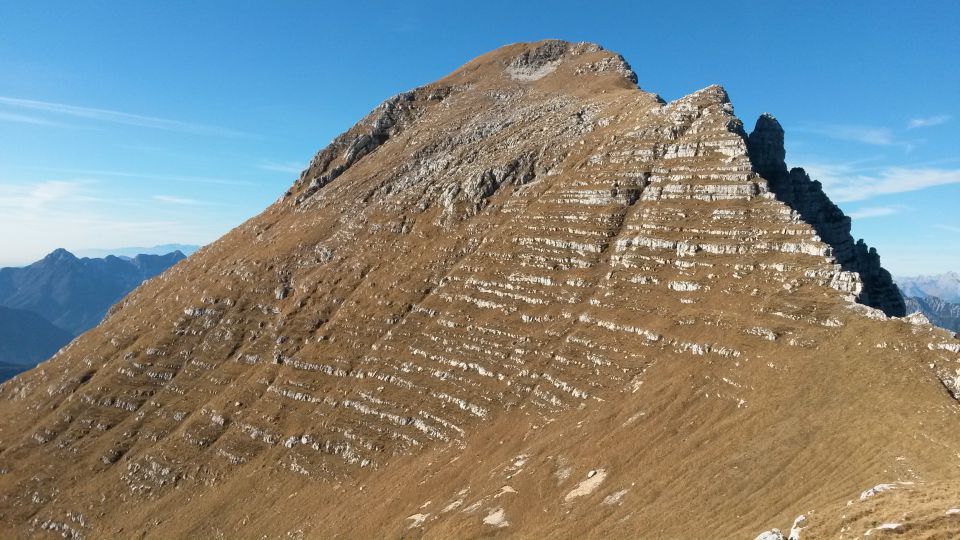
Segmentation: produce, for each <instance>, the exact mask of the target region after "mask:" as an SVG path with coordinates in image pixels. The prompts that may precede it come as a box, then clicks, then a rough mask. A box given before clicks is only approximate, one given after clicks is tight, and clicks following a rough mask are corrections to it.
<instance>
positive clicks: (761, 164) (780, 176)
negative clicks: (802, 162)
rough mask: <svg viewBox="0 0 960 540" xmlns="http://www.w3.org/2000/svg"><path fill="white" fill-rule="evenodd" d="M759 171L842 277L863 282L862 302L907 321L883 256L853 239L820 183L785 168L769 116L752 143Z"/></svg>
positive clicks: (846, 221) (775, 126) (759, 122)
mask: <svg viewBox="0 0 960 540" xmlns="http://www.w3.org/2000/svg"><path fill="white" fill-rule="evenodd" d="M747 145H748V150H749V153H750V161H751V164H752V165H753V169H754V171H756V172H757V173H758V174H759V175H760V176H762V177H763V178H764V179H766V180H767V183H768V185H769V188H770V191H772V192H773V194H774V195H775V196H776V198H777V199H778V200H780V201H783V202H784V203H786V204H787V205H789V206H790V208H792V209H793V210H794V211H796V212H797V213H798V214H799V215H800V217H801V219H803V220H804V221H806V222H807V223H809V224H810V225H811V226H813V228H814V230H816V231H817V234H818V235H819V236H820V238H821V240H823V241H824V242H826V243H827V244H828V245H829V246H830V247H831V250H832V253H831V255H832V256H833V257H834V258H835V259H836V261H837V263H838V264H839V265H840V267H841V269H842V270H843V271H847V272H856V273H857V274H859V276H860V280H861V281H862V282H863V287H862V289H861V290H860V292H859V293H858V297H857V301H858V302H860V303H862V304H865V305H868V306H871V307H875V308H878V309H881V310H883V312H884V313H886V314H887V315H888V316H892V317H902V316H904V315H906V306H905V305H904V303H903V298H902V297H901V296H900V291H899V290H898V289H897V286H896V285H895V284H894V283H893V278H892V277H891V276H890V272H888V271H887V270H885V269H884V268H883V267H882V266H880V255H879V254H878V253H877V250H876V249H875V248H871V247H869V246H867V245H866V244H865V243H864V242H863V240H858V241H857V242H856V243H854V241H853V237H852V236H851V235H850V218H849V217H848V216H846V215H844V213H843V211H842V210H840V208H839V207H838V206H837V205H835V204H834V203H833V202H832V201H831V200H830V198H829V197H827V195H826V193H824V191H823V186H822V185H821V184H820V182H817V181H816V180H812V179H811V178H810V176H809V175H807V173H806V172H805V171H804V170H803V169H801V168H799V167H795V168H793V169H790V170H789V171H788V170H787V165H786V163H785V162H784V159H785V157H786V151H785V149H784V146H783V128H782V127H781V126H780V123H779V122H777V119H776V118H774V117H773V116H772V115H770V114H767V113H764V114H762V115H761V116H760V118H758V119H757V124H756V127H755V128H754V130H753V132H752V133H750V136H749V137H748V138H747Z"/></svg>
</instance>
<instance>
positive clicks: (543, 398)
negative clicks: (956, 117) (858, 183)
mask: <svg viewBox="0 0 960 540" xmlns="http://www.w3.org/2000/svg"><path fill="white" fill-rule="evenodd" d="M782 139H783V133H782V130H780V129H779V125H778V124H777V123H776V121H775V120H773V119H772V117H766V118H764V119H762V121H761V122H760V123H759V125H758V129H756V130H754V133H753V134H752V135H751V136H748V135H747V134H746V132H745V130H744V129H743V125H742V123H741V122H740V120H739V119H738V118H737V117H736V116H735V115H734V112H733V106H732V104H731V102H730V99H729V96H728V95H727V93H726V92H725V91H724V89H723V88H721V87H719V86H710V87H707V88H704V89H702V90H700V91H697V92H694V93H692V94H690V95H688V96H686V97H683V98H681V99H678V100H675V101H672V102H669V103H667V102H664V100H662V99H661V98H660V97H658V96H656V95H654V94H651V93H648V92H646V91H643V90H640V89H638V88H637V85H636V76H635V75H634V74H633V72H632V70H630V68H629V66H628V65H627V64H626V62H625V61H623V59H622V58H620V57H619V55H616V54H614V53H610V52H608V51H605V50H603V49H602V48H601V47H599V46H596V45H592V44H572V43H565V42H560V41H545V42H538V43H522V44H515V45H510V46H507V47H504V48H502V49H498V50H496V51H493V52H491V53H489V54H486V55H484V56H481V57H479V58H477V59H475V60H473V61H471V62H469V63H468V64H466V65H465V66H463V67H462V68H460V69H459V70H457V71H455V72H454V73H452V74H451V75H449V76H448V77H445V78H444V79H442V80H440V81H437V82H435V83H431V84H428V85H425V86H423V87H420V88H417V89H415V90H412V91H410V92H406V93H403V94H401V95H399V96H396V97H394V98H391V99H390V100H388V101H387V102H385V103H384V104H383V105H381V106H380V107H378V108H377V109H376V110H374V111H373V112H371V113H370V114H369V115H368V116H367V117H365V118H364V119H363V120H361V122H359V123H358V124H357V125H356V126H354V127H352V128H350V129H349V130H348V131H347V132H346V133H344V134H343V135H341V136H340V137H338V138H337V139H335V140H334V141H333V143H331V144H330V145H329V146H328V147H327V148H325V149H323V150H321V151H320V152H319V153H318V154H317V155H316V157H314V159H313V160H312V161H311V163H310V165H309V166H308V168H307V169H306V170H305V171H304V172H303V173H302V175H301V176H300V178H299V180H298V181H297V182H296V183H295V184H294V185H293V186H292V187H291V188H290V190H289V192H287V193H286V194H285V195H284V196H283V197H281V198H280V199H279V200H278V201H277V202H276V203H274V204H273V205H271V206H270V207H269V208H267V209H266V210H265V211H264V212H263V213H262V214H260V215H259V216H256V217H254V218H251V219H250V220H249V221H247V222H246V223H244V224H242V225H241V226H239V227H237V228H236V229H234V230H233V231H231V232H230V233H228V234H227V235H225V236H224V237H223V238H221V239H220V240H218V241H217V242H215V243H214V244H212V245H210V246H208V247H206V248H204V249H202V250H201V251H199V252H197V253H196V254H194V255H193V256H192V257H191V258H190V259H189V260H187V261H185V262H184V263H182V264H180V265H178V266H176V267H175V268H174V269H172V270H171V271H168V272H166V273H165V274H163V275H162V276H161V277H160V278H158V279H155V280H153V281H151V282H149V283H147V284H146V285H144V286H143V287H141V288H140V289H138V290H136V291H135V292H134V293H132V294H131V295H130V296H128V297H127V298H126V299H125V300H124V301H123V302H122V303H121V304H119V305H118V306H117V307H116V308H115V309H114V310H113V311H112V313H111V314H110V316H109V317H108V318H107V320H106V321H104V323H103V324H101V325H100V326H99V327H98V328H96V329H94V330H93V331H91V332H89V333H87V334H85V335H83V336H81V337H80V338H78V339H77V340H76V341H75V342H73V344H72V345H70V346H69V347H67V348H65V349H64V350H62V351H61V352H60V353H59V354H58V355H57V356H56V357H55V358H53V359H52V360H51V361H49V362H47V363H45V364H43V365H41V366H40V367H38V368H37V369H35V370H32V371H30V372H28V373H25V374H23V375H21V376H18V377H17V378H15V379H13V380H12V381H10V382H8V383H6V384H4V385H2V386H0V425H2V426H3V427H2V431H0V467H2V471H3V474H0V530H2V532H4V533H6V536H10V537H16V536H27V535H41V534H45V533H47V532H50V533H52V534H63V535H67V536H70V535H73V536H87V537H109V536H138V535H145V536H153V537H184V536H192V537H247V538H254V537H256V538H260V537H262V536H264V535H266V536H268V537H276V536H289V537H330V536H344V537H360V538H366V537H408V536H418V537H419V536H432V537H480V536H489V535H495V534H507V535H516V536H521V537H583V536H593V537H618V538H622V537H666V538H676V537H685V536H689V535H690V523H697V524H698V530H699V529H702V530H704V531H709V532H708V533H706V534H707V535H708V536H711V537H719V538H726V537H741V538H752V537H755V536H756V535H757V533H758V532H759V531H765V530H767V531H772V530H773V527H781V528H784V529H785V528H786V527H787V526H789V524H790V523H791V520H793V521H792V522H793V523H794V527H793V528H794V529H796V531H800V529H801V528H802V534H803V537H804V538H808V537H809V538H818V537H835V536H838V535H840V534H841V531H843V534H847V533H849V534H850V535H855V536H862V535H863V534H864V533H865V532H866V531H868V530H870V529H871V528H874V527H877V524H878V523H885V522H887V520H892V519H894V518H895V519H898V520H905V521H902V527H903V528H902V530H904V531H907V530H909V531H911V532H917V531H932V532H931V534H938V533H939V532H943V531H947V530H950V527H954V526H955V524H956V522H955V521H952V520H954V519H956V518H954V517H951V516H952V514H951V515H950V516H947V514H946V512H947V510H948V508H950V506H949V505H950V504H955V501H956V500H957V496H960V493H958V488H957V486H960V473H958V471H960V467H958V465H960V458H958V457H957V456H960V431H958V430H957V429H956V426H957V420H958V416H957V415H958V414H960V407H958V404H957V401H956V398H955V397H954V396H956V395H960V371H958V369H960V342H958V341H957V340H956V339H954V338H953V337H952V336H951V335H949V334H948V333H947V332H945V331H943V330H939V329H936V328H933V327H931V326H929V325H924V324H913V323H912V322H910V321H905V320H900V319H897V318H896V317H888V315H887V314H885V313H884V311H886V312H888V313H889V314H891V315H896V314H897V310H896V306H895V305H893V301H892V300H890V299H889V298H888V297H887V295H888V292H889V291H888V290H887V289H885V288H884V283H885V282H884V279H885V276H884V273H883V272H882V270H881V269H880V266H879V261H878V258H877V256H876V254H875V252H871V251H869V249H868V248H866V246H863V247H860V246H859V245H858V244H855V243H853V241H852V239H850V238H849V218H847V217H845V216H843V214H842V213H841V212H840V211H839V210H838V209H837V208H836V207H835V206H834V205H832V203H830V202H829V200H828V199H827V198H826V195H824V194H823V191H822V190H821V189H820V187H819V184H817V183H816V182H814V181H812V180H810V179H809V178H808V177H807V176H806V175H805V174H804V173H803V172H802V171H801V170H799V169H794V170H793V171H787V169H786V165H785V164H784V153H783V141H782ZM885 291H887V292H885ZM894 292H895V289H894ZM858 298H859V300H860V301H861V302H865V303H867V304H869V305H863V304H858V303H855V302H853V300H856V299H858ZM871 305H875V306H877V307H880V308H882V309H883V310H884V311H881V310H880V309H876V308H874V307H870V306H871ZM897 482H900V483H897ZM907 482H912V483H911V484H907ZM881 483H889V484H891V485H895V486H896V489H893V490H885V491H882V492H879V491H878V493H879V494H878V495H876V496H874V497H870V498H868V499H865V500H864V501H860V500H859V499H858V496H859V494H860V493H862V492H863V491H864V490H865V489H868V488H869V487H870V486H877V485H879V484H881ZM848 501H850V504H849V505H848ZM850 506H855V507H854V508H850ZM811 510H813V512H810V511H811ZM801 513H802V514H804V515H805V516H807V517H806V518H805V520H801V519H800V518H796V516H798V515H800V514H801ZM904 516H907V517H906V518H905V517H904ZM801 522H802V523H801ZM898 523H901V522H898ZM797 534H799V532H797ZM790 535H791V537H793V535H794V531H793V530H792V531H791V533H790Z"/></svg>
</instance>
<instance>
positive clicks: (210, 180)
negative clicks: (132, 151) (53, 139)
mask: <svg viewBox="0 0 960 540" xmlns="http://www.w3.org/2000/svg"><path fill="white" fill-rule="evenodd" d="M40 170H46V171H53V172H60V173H67V174H72V175H79V176H88V177H98V176H111V177H117V178H140V179H143V180H164V181H171V182H185V183H188V184H221V185H230V186H249V185H252V182H248V181H246V180H236V179H233V178H216V177H210V176H184V175H173V174H152V173H139V172H130V171H111V170H100V169H60V168H40Z"/></svg>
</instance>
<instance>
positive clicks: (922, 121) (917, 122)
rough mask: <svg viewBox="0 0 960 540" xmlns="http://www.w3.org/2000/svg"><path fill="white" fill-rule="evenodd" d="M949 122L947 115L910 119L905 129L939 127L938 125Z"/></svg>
mask: <svg viewBox="0 0 960 540" xmlns="http://www.w3.org/2000/svg"><path fill="white" fill-rule="evenodd" d="M949 121H950V115H949V114H938V115H936V116H928V117H925V118H911V119H910V121H909V122H907V129H916V128H924V127H932V126H939V125H940V124H946V123H947V122H949Z"/></svg>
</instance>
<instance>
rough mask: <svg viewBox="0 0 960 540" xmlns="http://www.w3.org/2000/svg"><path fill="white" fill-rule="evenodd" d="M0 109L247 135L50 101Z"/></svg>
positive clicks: (0, 100)
mask: <svg viewBox="0 0 960 540" xmlns="http://www.w3.org/2000/svg"><path fill="white" fill-rule="evenodd" d="M0 105H3V106H6V107H10V108H16V109H26V110H32V111H40V112H43V113H47V114H53V115H63V116H70V117H74V118H85V119H89V120H94V121H98V122H107V123H113V124H124V125H128V126H138V127H145V128H151V129H160V130H165V131H177V132H181V133H192V134H196V135H216V136H226V137H244V136H246V134H244V133H241V132H239V131H235V130H232V129H226V128H221V127H216V126H208V125H204V124H195V123H193V122H181V121H179V120H170V119H167V118H159V117H156V116H145V115H141V114H132V113H126V112H122V111H113V110H110V109H98V108H94V107H81V106H78V105H68V104H66V103H54V102H51V101H39V100H34V99H22V98H15V97H8V96H0Z"/></svg>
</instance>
